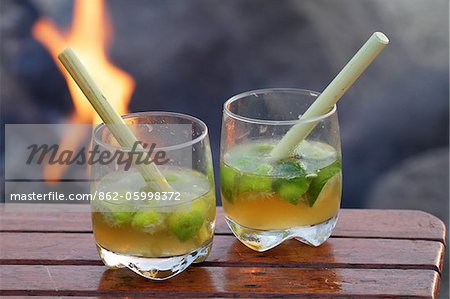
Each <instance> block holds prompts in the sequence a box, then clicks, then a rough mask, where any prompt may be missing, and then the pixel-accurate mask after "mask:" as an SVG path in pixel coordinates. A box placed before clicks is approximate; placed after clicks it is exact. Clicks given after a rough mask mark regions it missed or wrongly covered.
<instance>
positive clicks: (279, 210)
mask: <svg viewBox="0 0 450 299" xmlns="http://www.w3.org/2000/svg"><path fill="white" fill-rule="evenodd" d="M222 198H223V196H222ZM340 199H341V184H338V185H337V186H335V188H334V190H330V192H329V194H327V195H326V197H322V198H321V199H320V201H319V200H318V201H317V202H316V204H314V205H313V206H312V207H310V206H309V205H308V204H307V203H305V202H303V201H300V202H299V203H298V204H297V205H292V204H290V203H289V202H287V201H286V200H283V199H281V198H280V197H279V196H277V195H276V194H273V193H268V194H267V193H266V194H262V193H245V194H241V195H239V196H236V197H234V199H233V203H232V204H231V203H229V202H228V201H226V200H224V201H223V202H222V203H223V208H224V210H225V214H226V215H227V217H229V218H231V219H232V220H233V221H235V222H237V223H239V224H240V225H243V226H246V227H248V228H254V229H261V230H276V229H287V228H292V227H298V226H309V225H314V224H319V223H322V222H324V221H327V220H328V219H330V218H333V217H334V216H335V215H336V214H337V212H338V210H339V206H340Z"/></svg>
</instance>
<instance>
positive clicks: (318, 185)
mask: <svg viewBox="0 0 450 299" xmlns="http://www.w3.org/2000/svg"><path fill="white" fill-rule="evenodd" d="M341 169H342V163H341V161H340V160H336V161H335V162H334V163H332V164H331V165H328V166H327V167H325V168H323V169H321V170H319V171H318V172H317V177H316V178H314V179H313V180H312V181H311V184H310V185H309V189H308V192H307V200H308V203H309V205H310V206H311V207H312V206H313V205H314V203H315V202H316V200H317V197H318V196H319V194H320V192H321V191H322V188H323V187H324V186H325V184H326V183H327V182H328V180H330V179H331V178H332V177H333V176H335V175H336V174H338V173H340V172H341Z"/></svg>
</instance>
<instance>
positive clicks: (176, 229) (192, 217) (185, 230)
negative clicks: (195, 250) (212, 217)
mask: <svg viewBox="0 0 450 299" xmlns="http://www.w3.org/2000/svg"><path fill="white" fill-rule="evenodd" d="M207 208H208V206H207V204H206V203H205V202H203V200H197V201H196V202H194V203H193V204H192V209H191V211H186V212H184V211H183V212H174V213H172V214H171V215H170V216H169V219H168V224H169V228H170V230H171V231H172V232H173V233H174V234H175V235H176V236H177V237H178V239H179V240H180V241H181V242H185V241H187V240H189V239H191V238H192V237H194V236H195V235H196V234H197V232H198V230H199V229H200V228H201V226H202V224H203V222H204V220H205V216H206V212H207Z"/></svg>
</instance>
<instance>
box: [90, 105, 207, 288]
mask: <svg viewBox="0 0 450 299" xmlns="http://www.w3.org/2000/svg"><path fill="white" fill-rule="evenodd" d="M124 121H125V123H126V124H127V127H128V128H129V129H130V130H131V131H132V132H133V133H134V134H135V135H136V137H137V139H138V140H139V141H140V142H142V144H143V145H144V148H145V152H146V153H147V155H148V156H141V158H142V157H148V158H149V159H151V160H152V161H153V163H158V164H159V165H158V166H157V169H156V170H158V171H159V172H160V173H161V174H162V175H163V176H164V177H165V179H166V180H167V182H168V184H169V185H170V187H171V189H170V190H172V189H173V190H172V191H167V190H166V191H167V192H166V191H161V190H156V189H155V188H154V181H152V180H148V178H147V179H146V180H144V176H142V175H141V173H142V172H140V171H139V167H142V165H143V163H141V164H138V162H139V157H138V156H139V154H140V153H143V150H142V148H140V149H141V151H139V150H137V151H136V149H135V150H134V152H133V149H130V148H120V147H119V146H118V145H117V143H116V141H115V139H114V138H113V136H112V134H111V133H110V131H109V129H108V127H107V126H105V125H104V124H101V125H99V126H98V127H97V128H96V129H95V132H94V137H93V139H94V140H93V147H94V150H96V151H97V152H98V153H99V157H100V155H104V157H106V156H109V157H112V156H113V155H114V154H115V155H116V157H120V156H121V155H122V158H117V159H116V160H114V161H111V162H110V163H94V164H93V165H92V168H91V177H92V181H93V183H92V186H91V193H92V195H93V199H92V200H91V209H92V225H93V230H94V236H95V240H96V243H97V249H98V252H99V255H100V257H101V259H102V261H103V263H104V264H105V265H106V266H108V267H111V268H118V267H119V268H121V267H127V268H129V269H131V270H132V271H134V272H136V273H138V274H140V275H142V276H144V277H146V278H150V279H155V280H162V279H167V278H170V277H172V276H174V275H176V274H178V273H180V272H182V271H183V270H184V269H186V268H187V267H188V266H189V265H190V264H191V263H197V262H202V261H204V260H205V259H206V257H207V256H208V254H209V252H210V250H211V245H212V240H213V234H214V221H215V213H216V200H215V192H214V179H213V170H212V160H211V150H210V145H209V140H208V132H207V127H206V125H205V124H204V123H203V122H202V121H200V120H199V119H196V118H194V117H192V116H188V115H183V114H178V113H170V112H145V113H136V114H129V115H126V116H124ZM138 148H139V147H138ZM107 153H109V155H108V154H107ZM127 157H134V158H133V159H134V160H132V163H131V164H130V163H127V162H129V160H127V159H126V158H127ZM121 159H122V160H121ZM142 161H144V159H142ZM149 161H150V160H147V162H149ZM153 171H154V170H153Z"/></svg>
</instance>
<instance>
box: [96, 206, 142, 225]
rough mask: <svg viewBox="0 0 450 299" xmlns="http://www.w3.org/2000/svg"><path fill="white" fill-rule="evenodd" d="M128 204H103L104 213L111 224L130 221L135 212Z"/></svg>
mask: <svg viewBox="0 0 450 299" xmlns="http://www.w3.org/2000/svg"><path fill="white" fill-rule="evenodd" d="M131 209H132V208H131V207H130V206H128V205H123V204H112V203H105V204H104V205H103V206H102V210H103V212H102V215H103V217H104V218H105V220H106V221H107V222H108V224H110V225H111V226H119V225H122V224H127V223H130V222H131V220H132V219H133V215H134V212H133V211H132V210H131Z"/></svg>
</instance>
